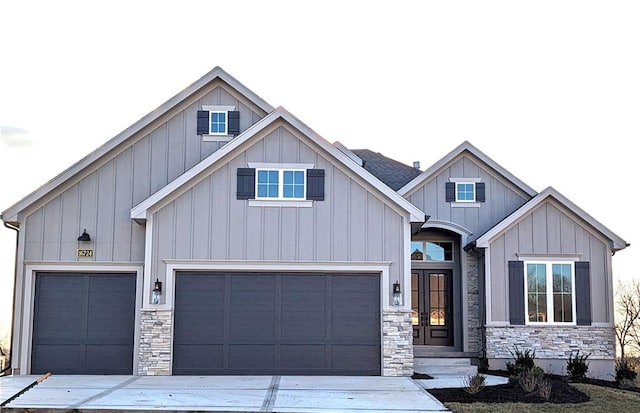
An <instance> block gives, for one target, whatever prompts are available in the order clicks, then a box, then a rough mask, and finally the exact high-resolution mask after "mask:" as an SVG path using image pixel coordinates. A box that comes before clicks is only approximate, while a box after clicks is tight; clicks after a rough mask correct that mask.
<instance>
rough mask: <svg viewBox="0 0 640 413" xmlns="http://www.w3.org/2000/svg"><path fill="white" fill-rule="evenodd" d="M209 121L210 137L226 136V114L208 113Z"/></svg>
mask: <svg viewBox="0 0 640 413" xmlns="http://www.w3.org/2000/svg"><path fill="white" fill-rule="evenodd" d="M209 120H210V121H209V134H210V135H226V134H227V112H217V111H215V112H214V111H210V112H209Z"/></svg>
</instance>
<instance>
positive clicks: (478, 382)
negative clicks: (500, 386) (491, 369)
mask: <svg viewBox="0 0 640 413" xmlns="http://www.w3.org/2000/svg"><path fill="white" fill-rule="evenodd" d="M486 379H487V376H485V375H483V374H480V373H476V374H474V375H470V376H467V377H465V378H464V381H463V383H464V386H463V389H464V391H466V392H467V393H469V394H476V393H478V392H479V391H480V390H482V389H484V386H485V381H486Z"/></svg>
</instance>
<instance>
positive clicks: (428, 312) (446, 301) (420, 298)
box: [411, 269, 453, 346]
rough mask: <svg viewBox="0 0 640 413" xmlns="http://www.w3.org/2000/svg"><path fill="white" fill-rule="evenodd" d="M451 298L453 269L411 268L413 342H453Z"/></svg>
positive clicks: (434, 344) (437, 344) (442, 344)
mask: <svg viewBox="0 0 640 413" xmlns="http://www.w3.org/2000/svg"><path fill="white" fill-rule="evenodd" d="M452 299H453V283H452V271H451V270H449V269H434V270H429V269H420V270H412V271H411V310H412V317H411V319H412V324H413V344H414V345H433V346H452V345H453V328H452V327H453V314H452V301H453V300H452Z"/></svg>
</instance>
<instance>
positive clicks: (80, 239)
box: [78, 228, 91, 242]
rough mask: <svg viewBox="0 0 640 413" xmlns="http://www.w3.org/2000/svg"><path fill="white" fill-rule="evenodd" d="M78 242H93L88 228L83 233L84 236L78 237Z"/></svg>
mask: <svg viewBox="0 0 640 413" xmlns="http://www.w3.org/2000/svg"><path fill="white" fill-rule="evenodd" d="M78 241H80V242H91V237H90V236H89V234H88V233H87V229H86V228H85V230H84V231H82V235H80V236H79V237H78Z"/></svg>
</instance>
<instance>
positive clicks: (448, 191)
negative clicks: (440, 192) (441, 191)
mask: <svg viewBox="0 0 640 413" xmlns="http://www.w3.org/2000/svg"><path fill="white" fill-rule="evenodd" d="M445 201H446V202H455V201H456V183H455V182H447V183H446V186H445Z"/></svg>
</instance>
